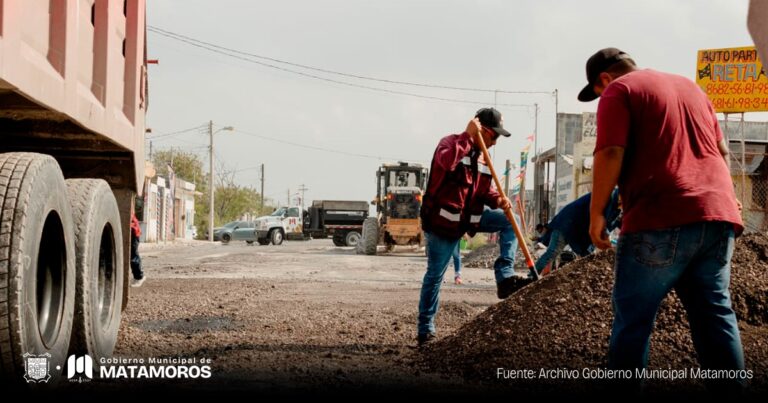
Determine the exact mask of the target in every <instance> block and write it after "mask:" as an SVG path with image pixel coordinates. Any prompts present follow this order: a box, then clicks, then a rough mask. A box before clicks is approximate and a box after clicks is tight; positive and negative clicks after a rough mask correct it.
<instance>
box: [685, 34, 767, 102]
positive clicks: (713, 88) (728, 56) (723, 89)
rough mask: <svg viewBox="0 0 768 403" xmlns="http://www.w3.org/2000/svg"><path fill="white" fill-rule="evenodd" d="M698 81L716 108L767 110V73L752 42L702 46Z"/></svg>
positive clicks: (697, 68)
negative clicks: (749, 43)
mask: <svg viewBox="0 0 768 403" xmlns="http://www.w3.org/2000/svg"><path fill="white" fill-rule="evenodd" d="M696 84H698V85H699V87H701V89H702V90H704V92H706V93H707V96H708V97H709V99H710V100H711V101H712V105H713V106H714V107H715V111H716V112H727V113H740V112H763V111H768V76H766V71H765V67H763V62H762V61H760V58H759V57H758V56H757V50H755V48H754V47H752V46H750V47H744V48H727V49H705V50H700V51H699V53H698V57H697V60H696Z"/></svg>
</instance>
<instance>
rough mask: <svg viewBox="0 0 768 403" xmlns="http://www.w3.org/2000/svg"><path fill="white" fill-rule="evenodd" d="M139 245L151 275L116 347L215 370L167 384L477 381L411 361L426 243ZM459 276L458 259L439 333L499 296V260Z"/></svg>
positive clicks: (455, 387)
mask: <svg viewBox="0 0 768 403" xmlns="http://www.w3.org/2000/svg"><path fill="white" fill-rule="evenodd" d="M142 246H143V247H144V248H143V250H142V258H143V262H144V267H145V271H146V274H147V281H146V282H145V283H144V285H143V286H142V287H140V288H132V289H131V295H130V300H129V305H128V307H127V309H126V310H125V311H124V313H123V315H124V316H123V321H122V327H121V329H120V335H119V340H118V343H117V347H116V350H115V356H119V357H128V358H129V357H135V358H138V357H144V358H148V357H173V356H180V357H197V358H198V359H200V358H209V359H211V360H212V365H211V367H212V369H213V375H212V376H211V378H210V379H208V380H197V381H195V382H183V381H174V382H172V381H166V382H167V385H169V386H180V387H188V388H192V389H196V388H203V389H206V388H208V387H210V388H212V389H215V388H220V387H226V388H227V389H230V390H231V389H235V390H237V389H242V390H246V389H247V390H252V389H255V390H258V391H264V392H274V393H283V392H288V393H293V392H299V393H302V392H307V391H313V392H314V391H326V392H331V393H334V392H336V391H344V392H355V391H361V392H362V391H365V392H369V391H371V390H376V389H386V390H398V391H403V390H414V391H420V392H438V393H439V392H443V393H455V392H468V393H471V392H473V391H476V390H478V388H481V386H479V385H477V384H472V383H467V382H466V381H464V380H461V379H458V378H451V377H450V376H446V375H437V374H431V373H425V372H423V369H422V368H420V367H419V365H418V364H416V363H417V362H418V359H417V358H418V351H417V350H416V348H415V347H416V342H415V336H416V316H417V304H418V299H419V290H420V287H421V279H422V276H423V274H424V271H425V267H426V258H425V257H424V256H423V252H422V253H418V252H414V251H413V250H411V249H408V248H405V249H403V250H398V251H397V252H396V253H394V254H392V255H387V256H361V255H356V254H355V253H354V250H353V249H352V248H337V247H334V246H333V244H332V243H331V241H330V240H312V241H288V242H285V243H284V244H283V245H281V246H259V245H253V246H251V245H247V244H245V243H240V242H236V243H232V244H230V245H222V244H220V243H215V244H210V243H207V242H195V243H191V244H182V245H169V246H165V247H163V246H155V247H151V246H150V247H149V248H147V247H146V246H145V245H142ZM463 277H464V280H465V282H464V285H461V286H456V285H454V284H453V268H452V267H451V268H449V271H448V272H447V274H446V282H445V283H444V284H443V291H442V293H441V310H440V313H439V314H438V317H437V326H438V332H439V334H440V335H441V336H442V335H448V334H449V333H452V332H453V331H454V330H456V329H457V328H458V327H459V326H460V325H461V324H463V323H465V322H467V321H468V320H469V319H471V318H472V317H474V316H475V315H476V314H478V313H480V312H482V311H483V310H485V309H486V308H487V307H489V306H490V305H492V304H495V303H496V302H498V299H497V298H496V285H495V281H494V279H493V271H492V270H487V269H464V272H463ZM488 370H489V371H494V370H495V368H494V369H492V368H489V369H488ZM134 385H135V383H134ZM482 390H483V391H485V392H486V393H487V392H488V389H487V386H485V387H483V388H482Z"/></svg>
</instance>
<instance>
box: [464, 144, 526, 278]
mask: <svg viewBox="0 0 768 403" xmlns="http://www.w3.org/2000/svg"><path fill="white" fill-rule="evenodd" d="M475 140H477V144H478V145H479V146H480V151H482V153H483V158H485V163H486V164H488V169H489V170H490V171H491V176H493V182H494V183H495V184H496V189H504V188H503V187H501V182H499V177H498V176H497V175H496V170H495V169H493V162H491V156H490V154H488V148H486V147H485V141H484V140H483V136H482V134H481V133H478V135H477V137H476V138H475ZM520 191H521V192H522V191H524V190H523V189H520ZM504 196H505V197H506V195H504ZM510 204H511V203H510ZM504 214H505V215H506V216H507V219H508V220H509V222H510V223H511V224H512V229H513V230H514V231H515V236H516V237H517V244H518V245H520V250H522V251H523V256H524V257H525V264H526V266H528V270H530V271H531V276H533V279H534V280H538V279H539V272H537V271H536V267H535V266H534V265H533V258H532V257H531V252H530V251H529V250H528V245H527V244H526V243H525V238H523V234H522V232H520V227H519V226H518V225H517V220H515V215H514V214H513V213H512V206H511V205H510V206H508V207H507V208H505V209H504Z"/></svg>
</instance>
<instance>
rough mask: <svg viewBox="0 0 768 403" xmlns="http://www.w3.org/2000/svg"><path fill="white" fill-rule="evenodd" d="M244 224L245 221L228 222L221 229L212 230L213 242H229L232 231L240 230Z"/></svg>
mask: <svg viewBox="0 0 768 403" xmlns="http://www.w3.org/2000/svg"><path fill="white" fill-rule="evenodd" d="M244 223H246V221H230V222H228V223H226V224H224V225H223V226H221V227H216V228H214V229H213V240H214V241H222V242H229V241H230V240H231V238H232V231H234V230H235V229H236V228H240V227H241V226H242V225H243V224H244ZM225 234H226V236H225ZM225 238H226V241H225Z"/></svg>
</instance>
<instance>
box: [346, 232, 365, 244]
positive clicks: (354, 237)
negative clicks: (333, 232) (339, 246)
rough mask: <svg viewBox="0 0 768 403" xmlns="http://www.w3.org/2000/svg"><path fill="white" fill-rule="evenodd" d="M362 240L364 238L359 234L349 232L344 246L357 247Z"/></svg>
mask: <svg viewBox="0 0 768 403" xmlns="http://www.w3.org/2000/svg"><path fill="white" fill-rule="evenodd" d="M360 238H362V235H360V233H359V232H357V231H349V232H347V235H346V236H345V237H344V245H346V246H354V247H357V244H358V243H360Z"/></svg>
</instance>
